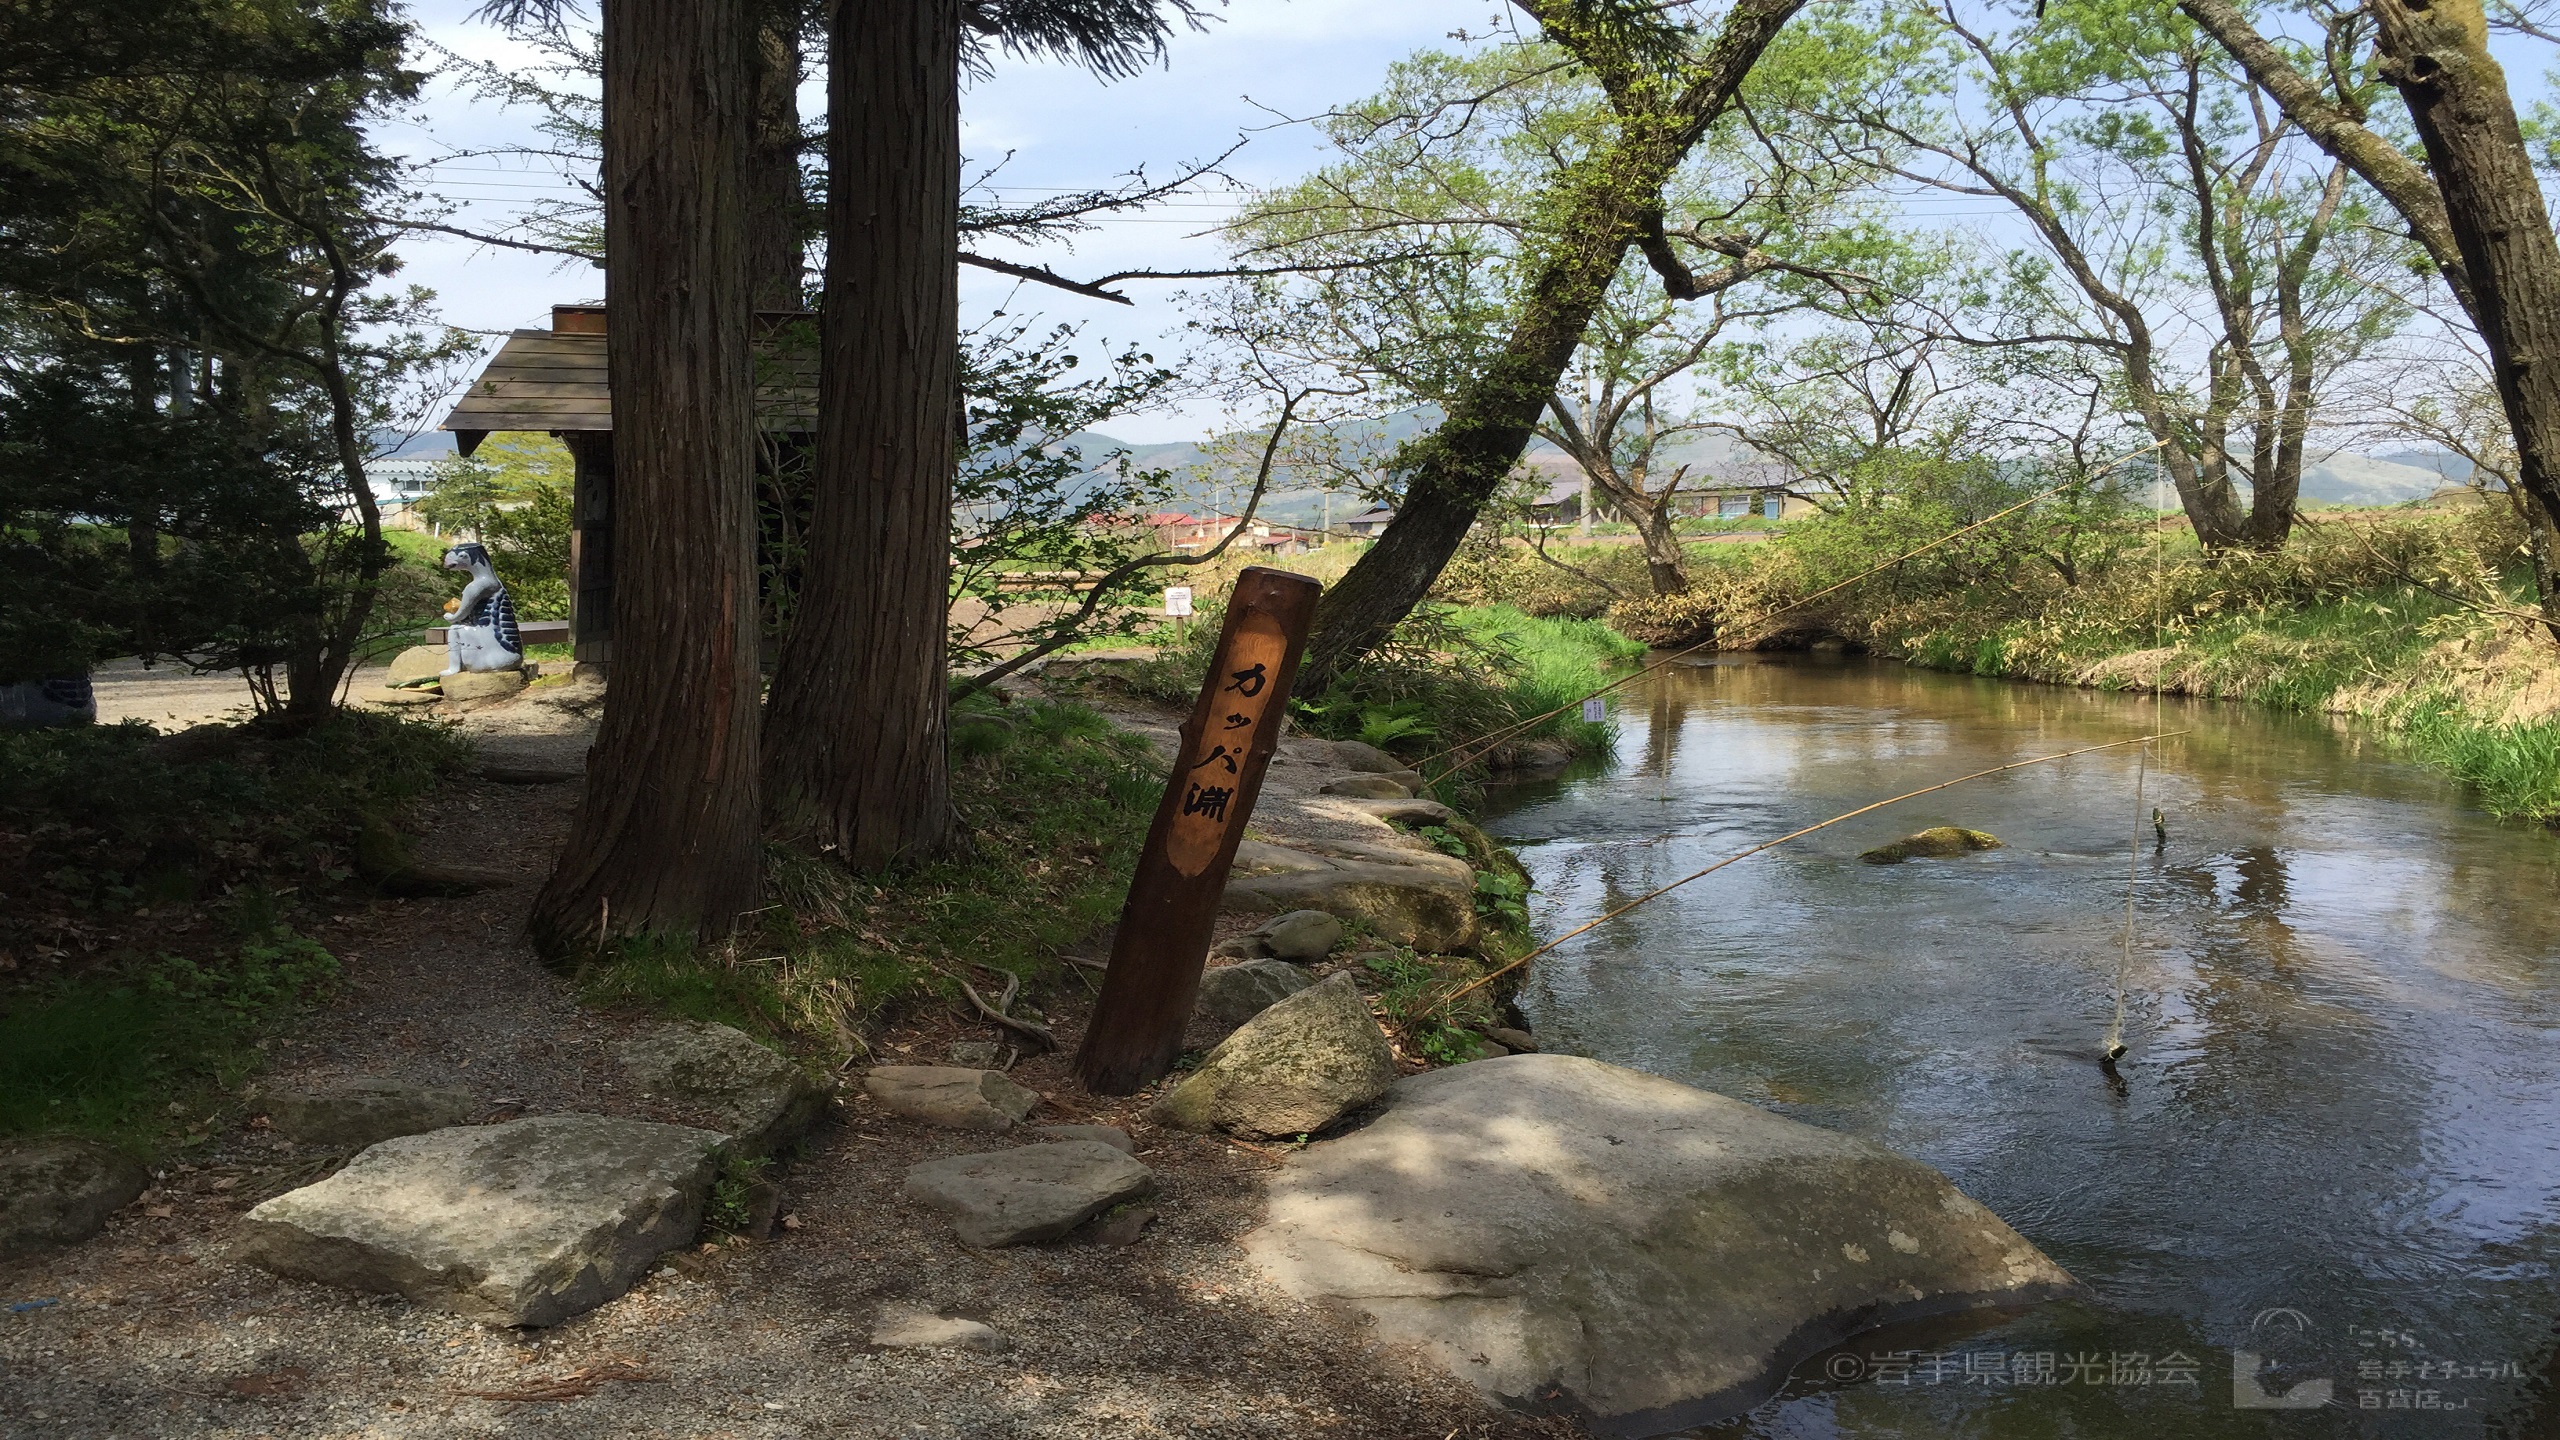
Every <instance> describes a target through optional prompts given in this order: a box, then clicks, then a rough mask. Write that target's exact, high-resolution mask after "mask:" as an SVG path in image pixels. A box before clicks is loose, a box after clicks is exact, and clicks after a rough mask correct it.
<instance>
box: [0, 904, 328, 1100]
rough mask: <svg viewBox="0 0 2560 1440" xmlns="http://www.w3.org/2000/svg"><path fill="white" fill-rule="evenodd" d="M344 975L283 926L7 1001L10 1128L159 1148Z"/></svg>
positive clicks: (63, 980)
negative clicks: (203, 956) (201, 954)
mask: <svg viewBox="0 0 2560 1440" xmlns="http://www.w3.org/2000/svg"><path fill="white" fill-rule="evenodd" d="M337 978H338V962H337V958H336V957H335V956H333V955H331V954H330V953H329V952H328V951H327V950H325V949H323V948H321V946H320V945H319V944H318V943H316V942H314V941H312V940H309V939H306V938H304V937H302V936H299V935H296V934H294V933H293V932H292V931H291V930H289V929H286V928H284V927H282V926H276V927H273V928H269V929H265V930H261V931H259V932H258V933H255V934H253V935H250V936H248V937H247V938H245V939H243V940H242V941H240V943H238V944H237V945H236V947H233V948H230V949H228V950H227V951H225V952H224V953H222V954H220V955H218V956H216V957H214V958H211V959H207V960H202V961H198V960H190V959H186V958H184V957H181V956H175V955H160V956H156V957H154V958H152V959H150V960H148V961H145V962H142V963H139V964H131V965H124V966H112V967H106V968H101V969H94V970H90V971H87V972H84V973H82V974H79V975H75V976H64V977H59V978H57V979H55V980H53V981H52V982H50V983H47V984H43V985H39V986H35V987H31V988H28V989H24V990H21V991H19V992H17V993H15V994H13V995H11V996H10V997H9V998H8V1002H7V1005H6V1008H5V1009H0V1134H22V1133H26V1132H30V1131H53V1130H68V1131H77V1132H82V1133H87V1134H94V1135H101V1136H105V1137H108V1138H112V1139H119V1140H123V1141H125V1142H127V1143H131V1144H138V1145H141V1146H143V1147H145V1148H148V1147H149V1146H150V1145H151V1143H152V1142H153V1140H154V1139H155V1138H156V1137H158V1136H159V1135H161V1134H164V1133H166V1132H168V1131H170V1130H172V1129H175V1128H181V1127H180V1125H179V1122H180V1121H181V1120H182V1119H183V1118H184V1117H187V1116H198V1117H201V1116H202V1115H204V1114H205V1113H207V1109H208V1107H209V1106H212V1105H217V1104H219V1103H220V1102H219V1099H218V1097H217V1096H216V1095H215V1094H214V1093H213V1092H216V1091H220V1090H227V1089H229V1088H231V1087H232V1086H235V1085H237V1084H238V1083H239V1081H240V1079H241V1078H242V1077H243V1076H245V1075H247V1074H248V1073H249V1072H250V1071H251V1070H253V1069H254V1068H255V1067H256V1061H257V1059H258V1053H257V1049H256V1043H257V1041H258V1039H259V1038H260V1037H261V1036H263V1035H264V1034H266V1033H267V1032H269V1031H270V1030H272V1029H273V1028H274V1027H275V1025H276V1024H277V1023H278V1022H279V1021H281V1020H283V1019H285V1018H287V1017H289V1016H291V1015H292V1014H294V1013H295V1012H297V1011H298V1010H300V1009H301V1008H302V1007H303V1006H305V1005H307V1004H309V1003H311V1002H312V1001H315V1000H318V999H320V998H321V997H323V996H325V995H326V994H327V993H328V991H329V989H330V988H331V987H332V986H333V985H334V984H335V982H336V980H337ZM199 1123H200V1122H199Z"/></svg>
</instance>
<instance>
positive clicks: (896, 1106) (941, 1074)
mask: <svg viewBox="0 0 2560 1440" xmlns="http://www.w3.org/2000/svg"><path fill="white" fill-rule="evenodd" d="M862 1093H864V1094H866V1095H868V1096H870V1097H871V1098H872V1099H874V1100H877V1101H879V1102H880V1106H881V1108H882V1109H885V1110H887V1111H888V1112H889V1113H891V1114H893V1115H903V1116H905V1117H907V1118H908V1119H910V1120H921V1121H923V1122H924V1123H925V1124H927V1125H939V1126H941V1127H943V1128H944V1129H946V1130H1010V1129H1012V1128H1013V1126H1014V1122H1016V1121H1018V1120H1020V1119H1021V1118H1022V1117H1023V1116H1025V1115H1028V1114H1030V1113H1031V1109H1032V1107H1033V1106H1035V1105H1038V1104H1039V1103H1040V1097H1039V1095H1038V1094H1037V1093H1035V1092H1033V1091H1030V1090H1025V1089H1023V1088H1022V1087H1021V1086H1019V1085H1016V1084H1014V1083H1013V1082H1012V1081H1011V1080H1008V1079H1006V1078H1005V1077H1004V1076H1003V1074H1002V1073H1001V1072H998V1071H994V1070H965V1069H962V1068H960V1067H958V1066H955V1065H875V1066H873V1067H871V1073H870V1074H868V1075H865V1076H863V1077H862Z"/></svg>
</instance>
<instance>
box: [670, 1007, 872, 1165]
mask: <svg viewBox="0 0 2560 1440" xmlns="http://www.w3.org/2000/svg"><path fill="white" fill-rule="evenodd" d="M622 1066H623V1068H624V1069H625V1070H628V1071H630V1072H631V1077H632V1078H633V1079H635V1080H637V1081H639V1082H640V1083H641V1084H642V1085H644V1086H647V1087H648V1088H649V1090H650V1091H651V1092H652V1093H655V1094H658V1095H662V1096H665V1097H667V1098H668V1099H671V1100H681V1101H686V1102H689V1103H691V1104H695V1105H700V1106H702V1107H703V1108H705V1109H707V1110H709V1111H711V1112H712V1113H713V1114H715V1115H717V1116H719V1117H720V1128H721V1129H723V1130H726V1131H728V1132H729V1134H730V1136H731V1138H732V1148H734V1149H736V1150H738V1151H739V1152H741V1153H743V1154H747V1155H770V1154H772V1153H773V1152H774V1151H775V1150H777V1149H780V1148H781V1147H782V1146H785V1145H788V1144H790V1143H791V1142H792V1141H794V1140H797V1139H799V1138H800V1137H801V1136H803V1135H805V1134H807V1133H808V1132H809V1127H810V1126H812V1125H815V1124H817V1123H818V1117H819V1116H820V1115H821V1114H823V1113H825V1111H826V1108H827V1093H826V1092H825V1091H824V1090H821V1089H819V1088H818V1082H817V1081H815V1080H812V1079H810V1078H809V1076H808V1072H806V1071H804V1070H802V1069H801V1068H800V1067H799V1066H797V1065H794V1064H792V1063H791V1062H790V1061H789V1060H786V1059H784V1058H783V1057H782V1056H780V1055H777V1054H775V1053H774V1052H773V1051H771V1050H768V1049H766V1048H765V1047H764V1046H762V1045H759V1044H757V1043H756V1042H755V1041H754V1040H753V1039H752V1038H750V1037H749V1036H748V1035H747V1034H746V1033H745V1032H744V1031H741V1030H736V1029H733V1028H731V1027H730V1026H727V1025H718V1024H687V1025H667V1026H662V1027H660V1028H658V1029H656V1030H653V1031H650V1032H649V1033H648V1034H645V1035H642V1036H640V1037H639V1038H637V1039H634V1040H626V1041H624V1042H623V1044H622Z"/></svg>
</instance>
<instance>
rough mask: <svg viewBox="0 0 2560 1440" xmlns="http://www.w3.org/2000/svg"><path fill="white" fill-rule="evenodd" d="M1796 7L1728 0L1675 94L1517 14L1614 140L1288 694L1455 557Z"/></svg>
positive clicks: (1586, 177)
mask: <svg viewBox="0 0 2560 1440" xmlns="http://www.w3.org/2000/svg"><path fill="white" fill-rule="evenodd" d="M1803 3H1804V0H1740V3H1738V4H1736V5H1735V6H1734V8H1733V11H1732V13H1731V14H1730V15H1728V16H1727V17H1726V18H1725V22H1724V28H1723V30H1722V31H1721V32H1720V33H1719V34H1718V35H1717V37H1716V39H1715V42H1714V44H1713V45H1712V46H1711V47H1710V48H1709V49H1708V52H1707V53H1706V54H1705V55H1704V56H1702V57H1700V59H1699V60H1698V61H1696V62H1695V63H1694V64H1692V65H1690V66H1688V67H1685V68H1686V70H1687V73H1688V74H1689V76H1690V77H1691V78H1690V79H1689V80H1688V81H1687V82H1686V83H1685V84H1684V85H1683V86H1682V88H1681V89H1680V91H1679V92H1678V93H1677V94H1676V95H1674V96H1662V97H1659V98H1655V97H1654V96H1653V95H1652V94H1651V92H1652V90H1653V88H1654V87H1655V86H1656V85H1657V84H1658V83H1659V82H1654V81H1649V80H1646V79H1643V78H1641V72H1643V71H1644V70H1646V69H1647V68H1649V67H1647V66H1646V65H1644V64H1641V63H1639V62H1637V61H1635V60H1633V59H1632V58H1631V57H1628V56H1625V55H1617V54H1604V53H1599V52H1598V51H1597V49H1596V48H1595V44H1594V36H1595V35H1597V34H1601V33H1615V27H1604V30H1586V28H1585V26H1584V25H1583V24H1582V23H1580V22H1579V21H1577V20H1576V19H1575V18H1574V17H1575V16H1576V14H1578V12H1579V8H1580V7H1577V6H1573V5H1569V4H1566V3H1564V0H1543V3H1532V4H1531V5H1530V6H1529V7H1528V8H1529V9H1530V11H1531V13H1532V14H1534V15H1536V16H1537V18H1538V19H1539V21H1540V22H1541V23H1542V24H1543V25H1544V27H1545V29H1546V32H1547V38H1548V39H1550V40H1552V41H1554V42H1556V43H1558V44H1560V45H1563V46H1564V47H1566V48H1567V49H1568V50H1570V51H1572V52H1573V53H1574V55H1575V58H1576V59H1578V60H1580V61H1582V62H1583V63H1584V64H1586V65H1588V66H1590V67H1591V69H1592V70H1593V71H1594V72H1595V73H1596V74H1597V75H1598V76H1599V77H1600V80H1601V83H1602V85H1603V86H1604V87H1605V88H1606V89H1607V90H1608V91H1609V93H1610V99H1611V101H1612V103H1613V104H1614V105H1615V106H1616V107H1617V109H1618V113H1619V117H1620V126H1621V128H1620V131H1619V134H1618V137H1617V139H1616V141H1615V142H1614V143H1612V144H1611V145H1610V146H1609V147H1607V148H1606V149H1605V150H1603V151H1602V152H1601V153H1600V154H1598V155H1596V156H1594V157H1592V158H1590V159H1588V160H1585V161H1583V162H1582V163H1581V164H1579V165H1577V166H1576V167H1575V168H1574V170H1573V171H1572V172H1571V173H1570V174H1568V176H1567V177H1566V178H1565V179H1564V180H1563V181H1562V182H1560V187H1559V188H1560V190H1561V192H1562V193H1561V194H1560V195H1559V196H1558V199H1559V200H1560V201H1561V202H1562V203H1561V204H1560V205H1558V206H1557V207H1556V213H1557V222H1556V228H1555V238H1554V240H1553V241H1552V248H1551V249H1550V250H1548V252H1547V253H1546V254H1545V255H1544V256H1543V257H1541V258H1540V260H1539V262H1538V265H1537V269H1536V272H1535V273H1534V275H1533V276H1532V278H1531V280H1530V283H1529V285H1528V287H1527V290H1526V298H1525V299H1524V300H1523V301H1522V302H1521V308H1520V315H1519V318H1518V319H1517V320H1516V321H1514V322H1513V324H1512V327H1511V334H1510V336H1509V337H1508V339H1506V341H1505V342H1504V344H1503V347H1502V351H1501V353H1500V354H1498V355H1496V356H1495V357H1494V358H1493V360H1492V361H1491V362H1490V363H1489V364H1487V365H1486V367H1485V370H1484V373H1483V374H1481V375H1479V376H1477V377H1476V379H1475V380H1474V381H1473V382H1472V383H1470V384H1469V385H1467V386H1466V387H1465V388H1464V389H1463V390H1461V391H1460V392H1459V393H1458V394H1457V395H1455V396H1453V397H1451V398H1450V400H1449V401H1448V404H1447V415H1446V418H1445V419H1443V420H1442V421H1441V423H1440V428H1439V429H1438V430H1436V431H1434V432H1432V434H1431V435H1430V436H1429V437H1427V438H1425V439H1423V440H1419V441H1416V442H1414V443H1413V444H1412V445H1410V446H1409V447H1408V448H1407V449H1406V451H1405V452H1404V453H1403V454H1402V455H1401V456H1399V457H1398V462H1399V467H1400V468H1401V469H1402V470H1403V472H1404V476H1405V488H1404V496H1403V499H1402V502H1401V503H1400V504H1399V505H1398V506H1397V508H1396V518H1395V519H1394V520H1393V521H1392V522H1390V523H1389V524H1388V526H1387V528H1386V531H1385V533H1383V534H1382V535H1380V536H1379V537H1378V543H1377V544H1376V545H1374V546H1372V547H1370V550H1369V552H1368V553H1367V554H1365V555H1362V556H1361V557H1360V559H1359V560H1358V561H1357V562H1356V563H1355V564H1353V565H1352V567H1351V569H1350V571H1349V572H1348V573H1346V574H1345V575H1344V576H1343V577H1342V579H1341V580H1340V581H1338V582H1336V583H1335V585H1334V586H1333V588H1332V589H1331V590H1329V591H1327V592H1326V593H1325V597H1324V600H1323V601H1322V603H1321V604H1319V605H1318V606H1317V609H1316V633H1315V637H1314V638H1313V639H1312V640H1310V641H1309V642H1308V644H1307V657H1306V661H1305V663H1304V666H1303V667H1302V669H1301V672H1300V677H1299V681H1298V693H1300V694H1302V695H1317V694H1321V693H1323V691H1324V689H1325V687H1326V686H1327V685H1329V684H1331V683H1332V681H1333V679H1334V677H1335V676H1337V675H1339V674H1341V673H1342V672H1343V671H1344V670H1345V669H1347V668H1348V667H1349V666H1350V665H1352V664H1353V663H1354V662H1355V661H1357V660H1358V659H1359V658H1360V657H1361V656H1363V655H1366V654H1368V653H1369V652H1370V651H1371V650H1373V649H1375V648H1376V647H1377V646H1378V644H1379V643H1380V642H1381V641H1383V640H1385V639H1386V637H1387V635H1388V633H1389V632H1390V631H1392V630H1394V629H1395V627H1396V625H1397V624H1398V623H1399V622H1401V621H1402V620H1403V619H1404V617H1405V616H1406V615H1408V614H1411V613H1412V611H1413V607H1414V606H1415V605H1416V604H1418V603H1420V602H1421V600H1422V597H1423V596H1424V594H1426V593H1427V592H1428V591H1429V590H1430V589H1431V585H1432V582H1433V581H1435V580H1437V579H1439V578H1440V572H1441V570H1442V569H1443V568H1445V567H1446V566H1447V565H1448V563H1449V557H1450V556H1452V555H1454V554H1456V553H1457V550H1458V546H1459V544H1460V543H1461V542H1463V541H1464V540H1465V539H1466V537H1467V531H1468V530H1469V529H1470V528H1471V527H1473V526H1474V524H1475V522H1476V516H1477V515H1478V514H1480V513H1481V512H1482V511H1483V509H1484V507H1485V505H1486V504H1487V503H1488V502H1489V501H1491V500H1492V498H1493V495H1494V492H1495V491H1496V490H1498V489H1499V488H1500V487H1501V484H1502V481H1503V478H1504V477H1505V476H1507V475H1509V474H1510V473H1511V468H1512V466H1514V465H1516V464H1518V463H1519V460H1520V455H1521V452H1522V451H1524V450H1526V449H1527V448H1528V445H1529V436H1530V432H1531V430H1532V429H1533V428H1534V427H1535V425H1536V424H1537V420H1538V415H1539V412H1540V411H1542V410H1544V409H1545V408H1546V406H1547V401H1548V397H1549V396H1551V395H1553V394H1554V393H1555V389H1556V382H1557V381H1558V380H1559V379H1560V378H1562V376H1563V375H1564V372H1565V367H1566V366H1567V365H1568V364H1570V363H1571V362H1572V359H1573V352H1574V348H1575V347H1576V346H1578V345H1580V344H1581V343H1582V335H1583V331H1584V330H1585V329H1586V328H1587V327H1588V326H1589V325H1590V323H1591V315H1592V312H1593V311H1594V310H1596V309H1597V308H1598V307H1599V304H1600V300H1601V297H1602V296H1603V295H1604V294H1605V293H1607V291H1608V288H1609V281H1610V280H1611V279H1612V278H1613V277H1614V276H1616V274H1617V273H1618V266H1619V265H1620V263H1621V262H1622V261H1624V259H1625V258H1626V253H1627V250H1628V247H1629V246H1631V245H1633V244H1635V243H1636V241H1637V240H1638V238H1639V237H1640V236H1641V235H1642V234H1643V232H1644V231H1645V229H1646V223H1647V220H1648V219H1649V217H1652V216H1654V215H1656V214H1657V213H1658V212H1659V210H1660V207H1661V204H1662V187H1663V185H1664V184H1665V183H1666V182H1667V181H1668V180H1669V179H1670V178H1671V175H1672V173H1673V172H1674V171H1675V170H1677V169H1678V168H1679V165H1680V162H1681V161H1682V160H1683V159H1684V158H1686V157H1687V155H1688V153H1689V151H1690V150H1691V149H1692V148H1693V147H1694V146H1696V144H1697V143H1698V140H1699V137H1701V136H1702V135H1704V134H1705V133H1706V129H1707V125H1708V124H1709V123H1710V122H1711V121H1713V120H1714V119H1715V117H1716V115H1717V114H1718V113H1720V112H1721V111H1722V110H1723V109H1724V107H1725V106H1726V105H1727V104H1729V103H1731V102H1732V99H1733V95H1734V92H1735V91H1736V90H1738V89H1740V88H1741V85H1742V82H1743V80H1744V78H1745V77H1746V76H1748V75H1749V74H1750V73H1751V67H1752V66H1753V65H1754V64H1755V63H1757V62H1758V60H1759V58H1760V52H1761V51H1762V50H1764V49H1766V48H1767V47H1768V44H1769V42H1770V40H1772V39H1774V38H1775V37H1776V36H1777V33H1778V31H1779V29H1780V28H1781V27H1782V26H1784V25H1785V24H1786V22H1787V21H1788V19H1789V18H1791V17H1792V16H1793V15H1794V14H1795V12H1796V11H1797V10H1798V9H1799V8H1801V7H1802V5H1803Z"/></svg>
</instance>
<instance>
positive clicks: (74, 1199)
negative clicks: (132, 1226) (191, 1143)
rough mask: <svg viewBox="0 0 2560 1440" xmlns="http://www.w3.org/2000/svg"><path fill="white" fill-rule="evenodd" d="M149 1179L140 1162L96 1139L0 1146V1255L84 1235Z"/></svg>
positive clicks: (104, 1221)
mask: <svg viewBox="0 0 2560 1440" xmlns="http://www.w3.org/2000/svg"><path fill="white" fill-rule="evenodd" d="M150 1183H151V1174H150V1172H149V1171H147V1170H145V1169H143V1168H142V1162H140V1161H138V1160H136V1159H134V1158H133V1157H132V1156H130V1155H127V1154H125V1153H124V1152H123V1151H121V1150H111V1149H109V1148H108V1147H106V1146H104V1145H100V1144H97V1143H96V1142H94V1141H89V1140H74V1139H71V1138H69V1137H67V1136H56V1137H48V1138H45V1139H41V1140H17V1141H12V1142H10V1143H8V1144H6V1145H0V1260H6V1259H9V1258H11V1257H14V1256H18V1255H26V1254H31V1253H33V1252H35V1251H37V1250H42V1249H45V1248H47V1247H49V1246H54V1245H75V1244H78V1243H79V1242H80V1241H83V1240H86V1239H88V1238H89V1237H90V1236H92V1235H95V1234H97V1233H98V1232H99V1231H100V1230H103V1229H105V1228H106V1224H107V1217H108V1216H109V1215H112V1214H114V1213H115V1212H116V1211H118V1210H120V1209H122V1208H124V1207H125V1206H126V1205H128V1204H131V1203H132V1201H133V1197H135V1196H136V1195H139V1194H141V1193H142V1192H143V1189H144V1187H146V1186H148V1185H149V1184H150Z"/></svg>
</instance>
